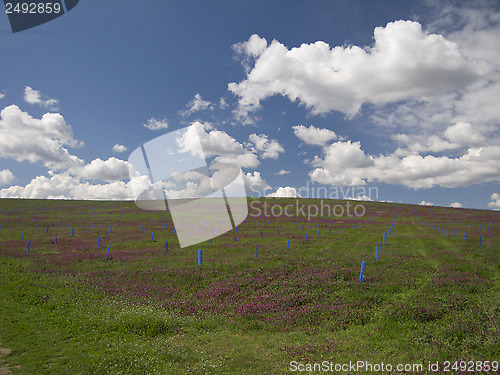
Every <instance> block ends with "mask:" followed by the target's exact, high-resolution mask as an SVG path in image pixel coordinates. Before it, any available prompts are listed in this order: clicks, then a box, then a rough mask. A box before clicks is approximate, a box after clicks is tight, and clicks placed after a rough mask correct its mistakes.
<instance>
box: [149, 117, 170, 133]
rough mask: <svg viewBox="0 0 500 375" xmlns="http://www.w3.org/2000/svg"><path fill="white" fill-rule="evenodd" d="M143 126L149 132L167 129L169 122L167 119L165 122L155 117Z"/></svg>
mask: <svg viewBox="0 0 500 375" xmlns="http://www.w3.org/2000/svg"><path fill="white" fill-rule="evenodd" d="M143 126H144V127H145V128H147V129H149V130H161V129H167V128H168V121H167V119H166V118H164V119H163V120H158V119H155V118H154V117H151V118H150V119H148V121H147V122H146V123H145V124H143Z"/></svg>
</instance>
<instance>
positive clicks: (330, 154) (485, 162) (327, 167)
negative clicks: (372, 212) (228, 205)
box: [309, 141, 500, 189]
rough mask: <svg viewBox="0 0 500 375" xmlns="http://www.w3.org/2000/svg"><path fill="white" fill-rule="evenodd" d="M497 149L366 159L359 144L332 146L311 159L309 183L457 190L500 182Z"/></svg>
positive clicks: (378, 156) (499, 147)
mask: <svg viewBox="0 0 500 375" xmlns="http://www.w3.org/2000/svg"><path fill="white" fill-rule="evenodd" d="M499 158H500V146H486V147H470V148H468V149H467V151H466V152H465V153H463V154H462V155H461V156H457V157H449V156H433V155H427V156H423V155H418V154H409V155H408V154H405V153H403V154H402V155H401V154H399V153H398V150H396V151H395V152H394V153H392V154H389V155H369V154H366V153H365V152H364V151H363V150H362V149H361V144H360V142H351V141H346V142H342V141H339V142H335V143H333V144H331V145H329V146H326V147H324V148H323V156H322V157H319V156H317V155H316V156H315V157H314V160H313V161H312V162H311V164H312V165H313V167H315V168H314V169H313V170H312V171H311V172H310V173H309V176H310V178H311V180H312V181H316V182H318V183H322V184H329V185H333V186H358V185H366V183H367V182H371V181H379V182H384V183H387V184H393V185H399V184H402V185H405V186H407V187H410V188H413V189H422V188H431V187H433V186H442V187H459V186H470V185H474V184H478V183H483V182H498V181H500V164H499V163H498V159H499Z"/></svg>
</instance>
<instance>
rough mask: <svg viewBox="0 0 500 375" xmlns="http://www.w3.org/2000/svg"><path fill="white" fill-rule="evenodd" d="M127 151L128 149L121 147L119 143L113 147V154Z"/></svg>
mask: <svg viewBox="0 0 500 375" xmlns="http://www.w3.org/2000/svg"><path fill="white" fill-rule="evenodd" d="M127 150H128V148H127V147H125V146H123V145H119V144H118V143H117V144H116V145H114V146H113V152H116V153H121V152H125V151H127Z"/></svg>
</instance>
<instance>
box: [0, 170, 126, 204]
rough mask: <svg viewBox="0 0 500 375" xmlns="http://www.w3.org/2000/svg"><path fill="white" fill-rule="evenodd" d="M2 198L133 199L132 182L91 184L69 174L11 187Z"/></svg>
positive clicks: (2, 191) (51, 176)
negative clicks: (23, 185)
mask: <svg viewBox="0 0 500 375" xmlns="http://www.w3.org/2000/svg"><path fill="white" fill-rule="evenodd" d="M0 197H1V198H34V199H82V200H90V199H91V200H102V199H106V200H108V199H109V200H126V199H132V197H133V195H132V190H131V188H130V182H129V183H125V182H123V181H114V182H111V183H107V184H90V183H89V182H85V181H81V180H80V179H78V178H76V177H73V176H70V175H69V174H68V173H62V174H54V173H51V174H50V177H46V176H38V177H36V178H34V179H33V180H32V181H31V182H30V183H28V184H27V185H26V186H25V187H22V186H17V185H16V186H11V187H9V188H6V189H2V190H0Z"/></svg>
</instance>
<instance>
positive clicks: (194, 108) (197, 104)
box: [181, 94, 226, 116]
mask: <svg viewBox="0 0 500 375" xmlns="http://www.w3.org/2000/svg"><path fill="white" fill-rule="evenodd" d="M219 104H220V106H221V107H222V106H223V105H225V104H226V101H225V100H224V98H221V101H220V103H219ZM186 107H187V108H186V110H185V111H182V112H181V114H182V115H183V116H189V115H191V114H193V113H195V112H198V111H203V110H205V109H210V110H212V109H214V105H213V103H212V102H209V101H207V100H203V98H202V97H201V95H200V94H196V95H195V96H194V99H193V100H191V101H190V102H189V103H188V104H187V105H186Z"/></svg>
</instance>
